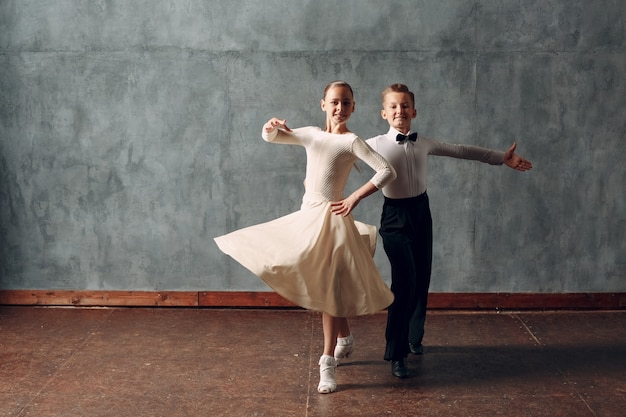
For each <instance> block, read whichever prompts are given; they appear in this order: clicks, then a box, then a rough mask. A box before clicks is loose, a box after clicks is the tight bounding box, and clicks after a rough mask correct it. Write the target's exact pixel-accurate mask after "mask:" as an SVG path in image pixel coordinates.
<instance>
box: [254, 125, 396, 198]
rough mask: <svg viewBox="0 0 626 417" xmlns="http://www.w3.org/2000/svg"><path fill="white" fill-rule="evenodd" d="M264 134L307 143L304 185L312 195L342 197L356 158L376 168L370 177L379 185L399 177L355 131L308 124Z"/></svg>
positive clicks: (278, 140) (271, 139)
mask: <svg viewBox="0 0 626 417" xmlns="http://www.w3.org/2000/svg"><path fill="white" fill-rule="evenodd" d="M262 137H263V139H264V140H265V141H267V142H275V143H285V144H294V145H301V146H304V148H305V149H306V155H307V164H306V179H305V187H306V194H307V195H309V196H310V197H314V196H318V197H321V198H323V199H325V200H327V201H339V200H342V199H343V198H344V195H343V192H344V188H345V186H346V183H347V181H348V177H349V175H350V170H351V169H352V166H353V165H354V162H355V161H356V159H357V158H358V159H361V160H362V161H363V162H365V163H366V164H367V165H369V166H370V167H371V168H372V169H373V170H375V171H376V173H375V174H374V176H373V177H372V179H371V180H370V181H371V182H372V184H374V185H375V186H376V187H377V188H379V189H380V188H383V187H384V186H386V185H387V184H389V183H390V182H391V181H393V179H394V178H396V173H395V171H394V169H393V167H392V166H391V165H390V164H389V163H388V162H387V161H386V160H385V159H384V158H382V157H381V156H380V155H379V154H377V153H376V152H374V151H373V150H372V148H371V147H370V146H369V145H367V144H366V143H365V141H364V140H363V139H361V138H359V137H358V136H357V135H355V134H354V133H345V134H335V133H327V132H324V131H323V130H322V129H320V128H319V127H315V126H307V127H301V128H298V129H293V130H292V131H291V132H285V131H284V130H280V129H276V130H274V131H273V132H271V133H269V134H268V133H267V132H265V131H264V130H263V131H262ZM305 197H306V196H305Z"/></svg>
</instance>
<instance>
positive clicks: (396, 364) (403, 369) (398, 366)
mask: <svg viewBox="0 0 626 417" xmlns="http://www.w3.org/2000/svg"><path fill="white" fill-rule="evenodd" d="M391 373H392V375H393V376H395V377H397V378H408V377H409V368H408V367H407V365H406V358H404V359H400V360H399V361H391Z"/></svg>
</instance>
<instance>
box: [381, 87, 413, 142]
mask: <svg viewBox="0 0 626 417" xmlns="http://www.w3.org/2000/svg"><path fill="white" fill-rule="evenodd" d="M380 115H381V116H382V118H383V119H385V120H387V122H389V126H391V127H393V128H394V129H396V130H397V131H399V132H401V133H404V134H407V133H408V132H409V130H411V119H415V118H416V117H417V110H415V104H414V103H413V100H412V99H411V95H410V94H409V93H403V92H400V93H398V92H393V91H392V92H388V93H386V94H385V99H384V101H383V109H382V110H381V111H380Z"/></svg>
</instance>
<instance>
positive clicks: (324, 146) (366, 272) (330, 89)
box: [215, 81, 396, 394]
mask: <svg viewBox="0 0 626 417" xmlns="http://www.w3.org/2000/svg"><path fill="white" fill-rule="evenodd" d="M320 106H321V108H322V110H323V111H324V112H325V113H326V126H325V128H324V130H322V129H320V128H319V127H313V126H309V127H302V128H299V129H294V130H292V129H290V128H289V127H287V123H286V120H284V119H279V118H276V117H273V118H271V119H270V120H269V121H268V122H267V123H266V124H265V125H264V126H263V131H262V137H263V139H264V140H265V141H267V142H273V143H281V144H293V145H300V146H303V147H304V148H305V150H306V155H307V165H306V177H305V182H304V185H305V193H304V196H303V198H302V205H301V208H300V210H298V211H296V212H295V213H291V214H289V215H287V216H284V217H280V218H278V219H276V220H273V221H270V222H268V223H263V224H259V225H255V226H251V227H248V228H245V229H241V230H238V231H235V232H232V233H230V234H227V235H225V236H221V237H218V238H215V241H216V243H217V245H218V246H219V248H220V249H221V250H222V251H223V252H225V253H226V254H228V255H230V256H232V257H233V258H234V259H235V260H237V261H238V262H240V263H241V264H242V265H243V266H245V267H246V268H248V269H249V270H250V271H252V272H253V273H255V274H256V275H258V276H259V277H260V278H261V279H263V281H265V283H267V284H268V285H269V286H270V287H272V288H273V289H274V290H275V291H276V292H277V293H279V294H280V295H281V296H283V297H284V298H286V299H287V300H289V301H291V302H293V303H294V304H297V305H299V306H301V307H304V308H306V309H310V310H315V311H321V312H322V327H323V333H324V352H323V354H322V356H321V357H320V360H319V365H320V382H319V385H318V388H317V389H318V392H320V393H322V394H326V393H330V392H333V391H335V390H336V388H337V383H336V380H335V370H336V366H337V359H339V358H342V357H348V356H349V355H350V354H351V352H352V348H353V340H354V339H353V337H352V336H351V335H350V329H349V327H348V321H347V317H351V316H357V315H363V314H370V313H375V312H377V311H380V310H382V309H384V308H386V307H387V306H389V305H390V304H391V302H392V301H393V294H392V293H391V291H390V289H389V288H388V286H387V285H386V284H385V282H384V281H383V280H382V278H381V277H380V274H379V272H378V269H377V268H376V265H375V263H374V261H373V259H372V256H373V251H374V249H375V244H376V228H375V227H374V226H369V225H365V224H363V223H360V222H355V221H354V219H353V218H352V215H351V214H350V213H351V212H352V210H354V208H355V207H356V206H357V205H358V204H359V202H360V201H361V200H362V199H363V198H365V197H367V196H369V195H370V194H372V193H374V192H375V191H377V190H378V189H380V188H382V187H384V186H385V185H386V184H388V183H389V182H390V181H393V179H395V177H396V174H395V171H394V169H393V168H392V167H391V166H390V165H389V164H388V163H387V161H385V159H383V158H382V157H381V156H380V155H378V154H377V153H376V152H374V151H373V150H372V149H371V148H370V147H369V146H368V145H367V144H366V143H365V142H364V141H363V140H362V139H360V138H359V137H358V136H356V135H355V134H353V133H352V132H350V130H349V129H348V126H347V123H348V120H349V119H350V116H351V115H352V113H353V112H354V95H353V92H352V88H351V87H350V85H348V84H347V83H345V82H343V81H333V82H331V83H330V84H328V86H326V89H325V90H324V98H323V99H322V100H321V101H320ZM357 158H358V159H361V160H362V161H364V162H365V163H366V164H367V165H369V166H370V167H372V168H373V169H374V170H375V171H376V173H375V174H374V176H373V177H372V178H371V180H370V181H368V182H367V183H365V184H364V185H363V186H361V187H360V188H359V189H357V190H356V191H354V192H353V193H351V194H350V195H349V196H347V197H345V196H344V187H345V185H346V182H347V181H348V176H349V174H350V170H351V169H352V167H353V166H354V163H355V161H356V160H357Z"/></svg>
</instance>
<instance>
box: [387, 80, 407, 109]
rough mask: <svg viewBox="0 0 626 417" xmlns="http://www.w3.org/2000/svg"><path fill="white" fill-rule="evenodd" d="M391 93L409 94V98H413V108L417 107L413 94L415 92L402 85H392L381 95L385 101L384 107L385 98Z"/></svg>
mask: <svg viewBox="0 0 626 417" xmlns="http://www.w3.org/2000/svg"><path fill="white" fill-rule="evenodd" d="M389 93H407V94H408V95H409V97H411V102H412V104H413V107H415V94H413V92H412V91H411V90H409V87H407V86H406V85H404V84H400V83H396V84H391V85H390V86H389V87H387V88H385V89H384V90H383V93H382V94H381V96H382V99H383V107H384V106H385V96H386V95H387V94H389Z"/></svg>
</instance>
